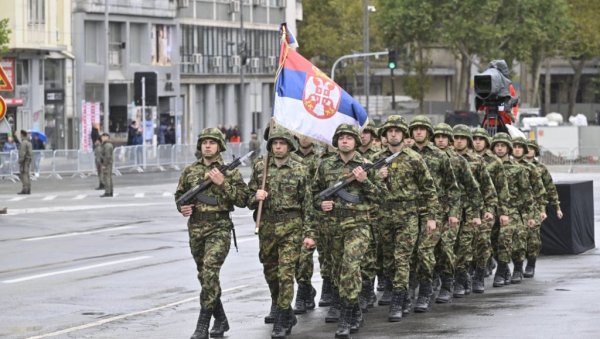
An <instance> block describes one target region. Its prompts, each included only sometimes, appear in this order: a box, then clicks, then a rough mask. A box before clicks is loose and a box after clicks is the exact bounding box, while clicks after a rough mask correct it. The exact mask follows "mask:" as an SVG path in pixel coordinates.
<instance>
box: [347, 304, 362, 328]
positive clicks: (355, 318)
mask: <svg viewBox="0 0 600 339" xmlns="http://www.w3.org/2000/svg"><path fill="white" fill-rule="evenodd" d="M363 322H364V319H363V314H362V311H361V310H360V306H358V304H355V305H354V308H352V319H351V321H350V333H356V332H358V330H360V328H361V327H362V325H363Z"/></svg>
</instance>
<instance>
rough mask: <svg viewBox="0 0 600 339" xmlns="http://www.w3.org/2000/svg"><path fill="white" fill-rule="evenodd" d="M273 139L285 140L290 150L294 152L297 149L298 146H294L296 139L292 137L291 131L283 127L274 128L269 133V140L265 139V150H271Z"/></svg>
mask: <svg viewBox="0 0 600 339" xmlns="http://www.w3.org/2000/svg"><path fill="white" fill-rule="evenodd" d="M275 139H283V140H285V141H286V142H287V143H288V145H289V151H290V152H294V151H296V150H297V149H298V147H297V146H296V145H297V144H296V139H294V136H293V135H292V133H290V132H288V131H287V130H286V129H285V128H281V127H279V128H274V129H273V132H272V133H271V135H269V140H268V141H267V150H268V151H269V152H270V151H271V146H272V144H273V141H274V140H275Z"/></svg>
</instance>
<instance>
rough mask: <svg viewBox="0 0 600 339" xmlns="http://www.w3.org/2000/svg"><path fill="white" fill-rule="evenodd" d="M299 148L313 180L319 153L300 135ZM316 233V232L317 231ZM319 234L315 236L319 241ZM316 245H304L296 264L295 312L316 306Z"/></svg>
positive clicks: (297, 153) (309, 175)
mask: <svg viewBox="0 0 600 339" xmlns="http://www.w3.org/2000/svg"><path fill="white" fill-rule="evenodd" d="M296 142H297V144H298V146H299V147H298V149H297V150H296V151H295V152H294V153H295V154H296V155H298V156H299V157H300V158H302V164H303V165H305V166H306V167H307V180H308V182H312V179H313V178H314V176H315V172H316V171H317V163H318V160H319V156H318V154H316V153H315V151H314V146H313V142H312V141H311V139H310V138H308V137H300V138H297V140H296ZM315 234H316V233H315ZM318 239H319V238H318V236H317V237H316V238H315V241H316V242H317V244H318V243H319V240H318ZM315 249H316V247H311V248H306V247H302V248H301V250H300V258H299V260H298V265H297V266H296V282H298V291H297V293H296V302H295V305H294V313H296V314H304V313H306V310H307V309H308V310H312V309H314V308H315V296H316V295H317V291H316V290H315V288H314V287H313V286H312V284H311V279H312V276H313V270H314V263H313V254H314V253H315ZM319 261H320V262H322V258H321V253H320V252H319Z"/></svg>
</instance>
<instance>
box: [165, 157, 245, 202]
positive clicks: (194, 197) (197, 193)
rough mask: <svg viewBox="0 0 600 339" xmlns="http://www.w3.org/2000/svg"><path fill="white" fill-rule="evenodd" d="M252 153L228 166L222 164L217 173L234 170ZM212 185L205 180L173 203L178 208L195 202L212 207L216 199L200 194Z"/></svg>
mask: <svg viewBox="0 0 600 339" xmlns="http://www.w3.org/2000/svg"><path fill="white" fill-rule="evenodd" d="M252 153H254V151H250V152H248V153H246V155H244V156H241V157H239V158H237V159H234V160H233V161H232V162H231V163H229V164H223V165H221V166H219V171H220V172H221V173H223V174H225V172H227V171H231V170H232V169H235V168H236V167H238V166H239V165H241V164H242V162H243V161H244V160H246V159H248V158H249V157H250V156H251V155H252ZM212 183H213V182H212V181H211V180H210V179H206V180H204V181H202V182H201V183H199V184H198V185H196V186H194V187H193V188H192V189H190V190H189V191H187V192H185V193H184V194H183V195H182V196H181V197H179V199H177V200H176V201H175V203H176V204H177V205H178V206H180V205H189V204H193V203H195V202H196V201H200V202H203V203H205V204H207V205H213V206H214V205H216V204H217V199H216V198H215V197H211V196H208V195H206V194H204V193H202V192H203V191H205V190H206V189H207V188H209V187H210V185H212Z"/></svg>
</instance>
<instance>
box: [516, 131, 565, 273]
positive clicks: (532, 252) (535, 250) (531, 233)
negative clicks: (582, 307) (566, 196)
mask: <svg viewBox="0 0 600 339" xmlns="http://www.w3.org/2000/svg"><path fill="white" fill-rule="evenodd" d="M527 149H528V152H527V160H528V161H529V162H531V163H532V164H534V165H535V166H536V167H537V169H538V170H539V172H540V174H541V177H542V182H543V183H544V188H545V189H546V201H547V202H548V204H549V205H550V206H552V207H553V208H554V210H555V211H556V217H557V218H558V219H562V217H563V212H562V210H561V209H560V201H559V200H558V192H557V191H556V186H555V185H554V182H553V181H552V176H551V175H550V171H548V168H547V167H546V166H544V164H542V163H541V162H539V161H538V160H537V159H536V156H539V155H540V153H539V151H540V148H539V146H538V144H537V142H536V141H535V140H529V141H528V142H527ZM540 227H541V224H540V223H537V224H536V226H535V227H530V228H528V229H527V266H526V267H525V272H524V273H523V276H524V277H525V278H533V276H534V274H535V261H536V259H537V256H538V255H539V254H540V249H541V247H542V238H541V236H540Z"/></svg>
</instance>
